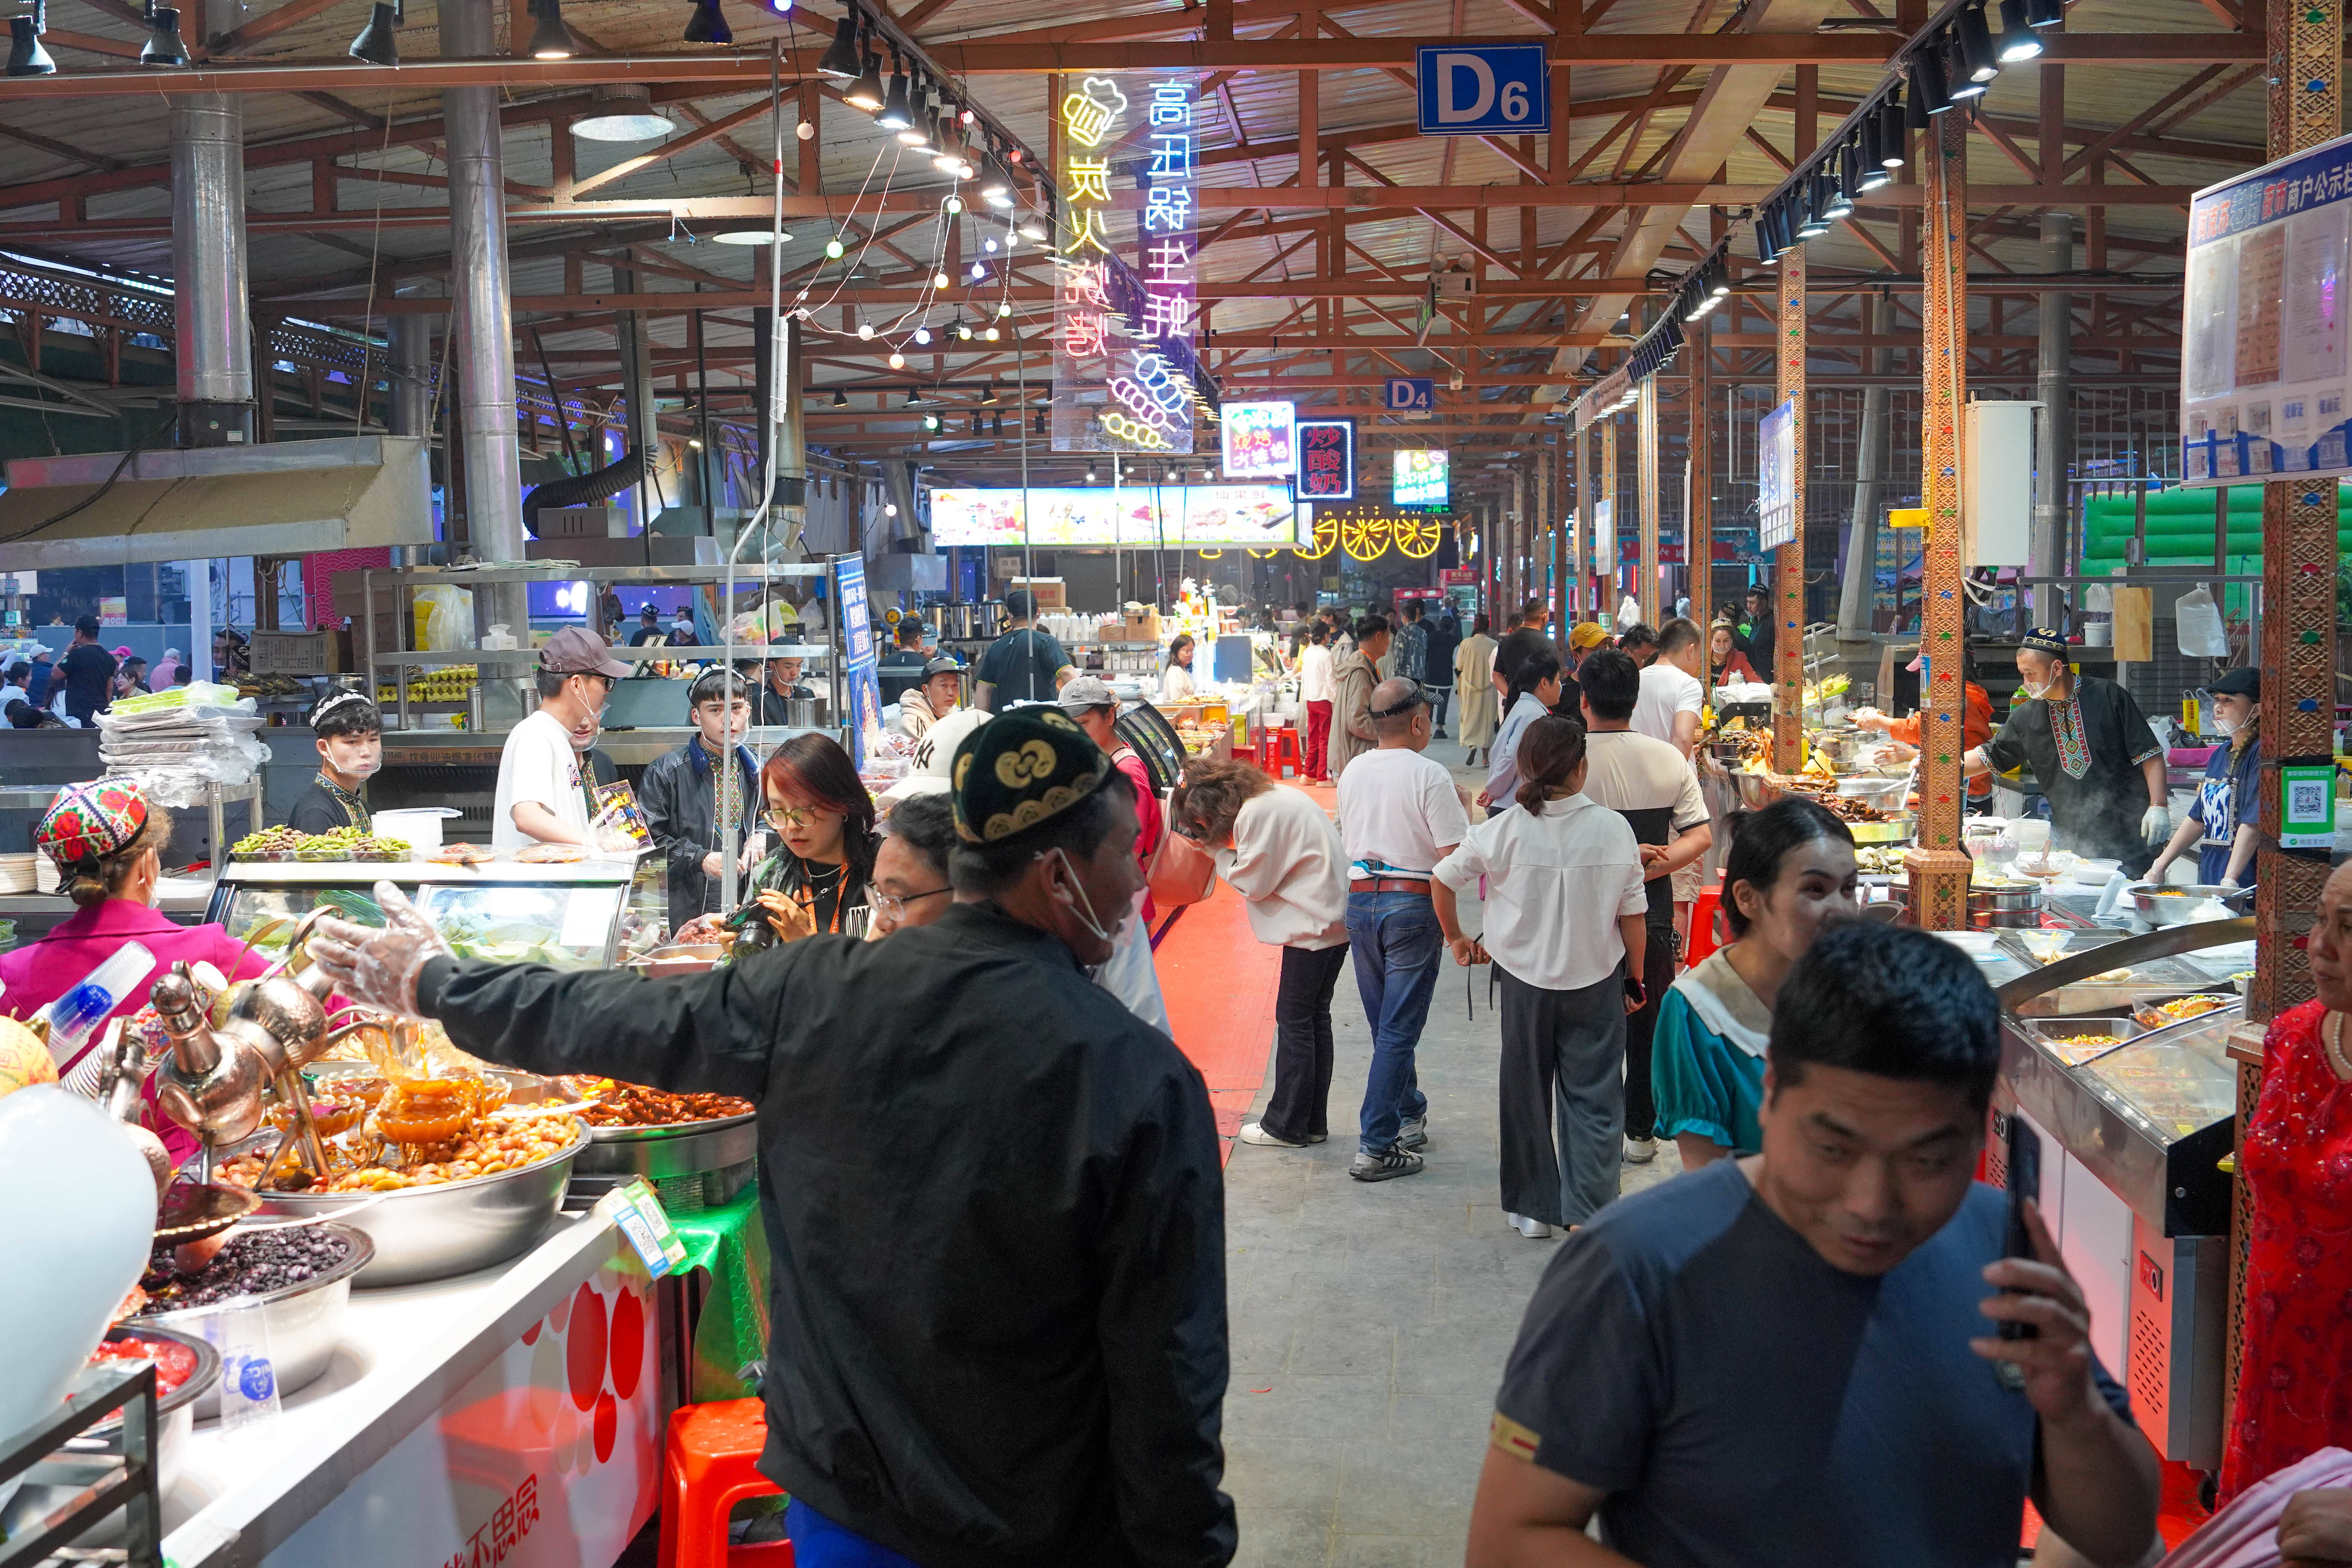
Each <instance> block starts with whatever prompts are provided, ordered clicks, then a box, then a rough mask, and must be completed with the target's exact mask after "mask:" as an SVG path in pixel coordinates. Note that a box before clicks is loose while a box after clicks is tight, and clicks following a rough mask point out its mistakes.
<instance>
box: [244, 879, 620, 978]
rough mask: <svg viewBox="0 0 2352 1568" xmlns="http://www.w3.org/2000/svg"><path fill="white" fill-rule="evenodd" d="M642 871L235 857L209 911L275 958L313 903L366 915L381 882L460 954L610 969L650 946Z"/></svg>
mask: <svg viewBox="0 0 2352 1568" xmlns="http://www.w3.org/2000/svg"><path fill="white" fill-rule="evenodd" d="M638 869H639V868H638V866H637V864H635V863H634V862H632V861H628V860H609V859H608V860H581V861H572V862H556V863H553V864H546V865H523V864H518V863H516V862H514V861H511V860H503V859H501V860H489V861H484V862H481V863H478V864H472V865H448V864H443V863H442V862H439V861H435V860H393V861H367V860H323V861H310V860H239V861H234V862H232V863H231V864H230V865H229V866H228V867H227V868H226V869H224V870H223V871H222V872H221V876H220V880H219V882H218V883H217V884H216V886H215V889H214V892H213V900H212V904H211V907H210V909H209V910H208V911H207V912H206V915H205V919H206V920H209V921H218V922H220V924H221V925H222V926H223V927H224V928H225V929H226V931H227V932H228V934H229V935H230V936H231V937H232V938H235V939H236V940H237V941H240V942H244V941H251V942H253V943H254V945H255V946H256V947H257V948H258V949H260V950H262V951H264V952H269V953H270V954H271V955H272V956H275V954H276V952H277V950H278V949H279V948H282V947H283V946H284V944H285V942H286V941H287V939H288V938H289V936H291V934H292V932H293V929H294V925H295V922H296V921H299V920H300V919H301V917H302V916H304V915H305V914H308V913H309V912H310V910H311V909H312V907H313V906H315V905H317V904H320V903H332V904H338V905H340V906H341V907H342V908H343V909H345V910H355V911H357V912H358V913H359V914H361V915H362V917H364V916H365V915H366V913H367V911H368V910H371V909H373V904H374V895H373V889H374V887H375V884H376V883H377V882H378V881H380V880H385V881H391V882H393V883H394V884H396V885H397V886H399V888H400V889H401V890H402V891H403V892H404V893H405V894H406V895H407V896H408V897H409V898H410V899H411V900H415V903H416V905H417V907H418V909H420V910H422V911H423V912H424V914H425V918H426V919H428V920H430V921H432V922H433V924H434V926H435V928H436V929H437V930H438V931H440V932H441V934H442V936H443V937H444V938H445V939H446V940H447V942H449V945H450V948H451V950H452V951H454V952H456V953H457V956H459V957H460V958H484V959H492V960H496V961H498V962H499V963H551V964H553V965H555V966H556V967H558V968H561V969H606V968H610V967H612V966H613V965H614V963H617V962H619V961H620V960H621V959H622V958H623V957H625V956H626V955H627V954H628V953H631V952H636V951H639V950H641V949H644V948H646V947H649V946H650V945H652V942H653V935H654V931H653V927H652V925H651V924H649V922H648V920H647V918H646V915H645V914H642V913H640V912H639V911H638V910H637V909H633V908H632V904H633V900H632V899H631V897H630V893H631V889H632V885H633V883H634V882H635V880H636V879H637V877H638ZM657 870H658V867H656V871H657ZM635 902H637V903H638V904H640V905H642V904H643V900H635ZM656 919H657V917H656Z"/></svg>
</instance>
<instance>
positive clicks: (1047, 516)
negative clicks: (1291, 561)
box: [931, 485, 1315, 550]
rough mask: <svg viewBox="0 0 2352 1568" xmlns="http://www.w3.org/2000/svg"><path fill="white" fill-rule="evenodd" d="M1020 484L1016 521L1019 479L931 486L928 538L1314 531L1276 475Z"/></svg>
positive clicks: (1166, 538)
mask: <svg viewBox="0 0 2352 1568" xmlns="http://www.w3.org/2000/svg"><path fill="white" fill-rule="evenodd" d="M1026 493H1027V496H1028V498H1029V500H1028V526H1027V528H1026V529H1025V530H1024V527H1023V523H1022V516H1023V514H1022V496H1023V494H1024V492H1023V491H1021V490H1019V489H1009V488H1008V489H935V490H933V491H932V492H931V542H932V543H934V544H936V545H941V546H945V545H953V544H960V545H975V544H993V545H997V546H1000V547H1003V548H1009V549H1019V548H1020V547H1021V546H1022V545H1023V544H1024V543H1027V544H1033V545H1036V546H1039V547H1040V548H1050V547H1054V546H1064V547H1072V548H1076V549H1087V548H1094V549H1107V548H1112V547H1119V546H1124V547H1126V548H1129V549H1139V548H1154V549H1158V548H1165V549H1170V550H1177V549H1182V550H1200V549H1209V550H1223V549H1247V550H1274V549H1280V548H1287V547H1289V546H1291V545H1312V544H1313V542H1314V540H1315V520H1314V511H1313V509H1312V508H1309V507H1307V506H1305V505H1303V504H1300V503H1297V502H1295V501H1293V500H1291V499H1290V492H1289V490H1288V489H1286V487H1284V486H1281V485H1127V486H1122V487H1120V488H1119V489H1111V488H1110V487H1108V486H1107V485H1105V486H1094V487H1073V488H1069V489H1057V488H1051V487H1046V486H1037V487H1034V488H1032V489H1029V490H1028V491H1027V492H1026Z"/></svg>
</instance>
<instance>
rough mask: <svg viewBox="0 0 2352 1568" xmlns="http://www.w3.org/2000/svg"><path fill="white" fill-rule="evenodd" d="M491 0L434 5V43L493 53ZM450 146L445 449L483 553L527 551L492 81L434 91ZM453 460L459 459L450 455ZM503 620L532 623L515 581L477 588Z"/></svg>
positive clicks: (517, 626) (523, 629)
mask: <svg viewBox="0 0 2352 1568" xmlns="http://www.w3.org/2000/svg"><path fill="white" fill-rule="evenodd" d="M495 21H496V18H495V17H494V16H493V15H492V12H491V8H490V5H489V3H488V0H450V3H449V4H447V5H444V6H443V7H442V8H441V53H442V54H443V56H445V57H451V58H456V57H464V58H477V59H478V58H488V56H491V55H494V54H496V53H498V37H497V28H496V26H495ZM441 117H442V122H443V125H444V127H445V128H446V130H447V132H448V147H449V247H450V261H451V267H450V289H451V300H450V310H449V332H450V336H451V338H452V339H453V340H454V343H453V350H452V353H451V355H450V357H451V360H452V362H453V363H455V364H456V365H457V369H458V375H457V417H456V418H455V419H453V420H452V421H450V430H451V433H452V436H453V437H455V438H454V439H452V440H451V442H450V444H449V446H450V456H451V457H452V458H457V457H458V455H459V454H461V453H462V454H463V458H462V465H463V467H464V468H465V477H466V535H467V541H468V542H469V544H470V547H471V549H472V551H473V552H474V554H475V555H476V556H477V557H478V558H479V559H482V560H486V561H520V560H521V559H522V558H523V555H524V538H523V526H522V469H521V450H520V440H519V439H518V437H517V434H516V426H515V366H514V313H513V309H512V306H511V304H510V295H511V292H512V291H511V289H509V286H508V279H507V205H506V169H505V159H504V157H503V154H502V150H501V148H500V146H499V89H497V88H494V87H454V88H450V89H447V90H446V91H444V92H443V93H442V94H441ZM452 466H453V467H455V466H457V464H456V463H453V464H452ZM499 623H503V624H504V625H506V626H507V627H508V628H509V630H510V631H511V632H512V633H513V635H514V636H515V637H516V638H517V640H519V641H522V640H527V639H526V634H527V633H528V631H529V630H530V621H529V617H528V616H527V614H526V612H525V606H524V603H523V593H522V587H521V585H520V584H497V585H485V586H483V587H478V588H476V589H475V590H474V625H475V628H476V630H477V631H480V630H481V629H483V628H486V627H488V626H492V625H496V624H499Z"/></svg>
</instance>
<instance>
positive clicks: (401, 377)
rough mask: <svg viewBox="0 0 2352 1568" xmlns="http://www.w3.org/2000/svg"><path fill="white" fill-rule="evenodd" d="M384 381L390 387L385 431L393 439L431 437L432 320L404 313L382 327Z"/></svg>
mask: <svg viewBox="0 0 2352 1568" xmlns="http://www.w3.org/2000/svg"><path fill="white" fill-rule="evenodd" d="M384 336H385V338H386V340H387V352H386V353H385V356H384V371H385V379H387V380H388V381H390V382H391V383H392V389H391V405H392V406H391V407H390V409H389V410H388V411H387V412H386V414H385V424H384V428H385V429H386V430H389V431H390V432H392V434H394V435H395V436H425V437H429V436H431V435H432V434H433V432H432V430H431V429H430V428H429V427H428V426H427V421H429V420H430V419H431V418H432V410H433V387H432V375H433V318H432V317H430V316H420V315H412V314H409V313H407V312H405V311H404V312H402V313H400V314H398V315H395V316H394V317H393V318H392V320H391V321H388V322H386V323H385V327H384Z"/></svg>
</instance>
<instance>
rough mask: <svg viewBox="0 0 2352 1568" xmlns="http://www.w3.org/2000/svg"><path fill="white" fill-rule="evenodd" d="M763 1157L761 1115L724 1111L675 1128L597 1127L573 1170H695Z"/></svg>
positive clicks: (656, 1175) (652, 1176)
mask: <svg viewBox="0 0 2352 1568" xmlns="http://www.w3.org/2000/svg"><path fill="white" fill-rule="evenodd" d="M759 1156H760V1125H759V1118H758V1117H757V1116H751V1115H746V1116H722V1117H719V1118H717V1119H715V1120H713V1121H688V1122H684V1123H681V1124H679V1125H678V1126H676V1127H592V1128H590V1129H589V1142H588V1146H587V1147H586V1148H584V1149H583V1150H582V1151H581V1152H580V1157H579V1160H578V1162H577V1163H575V1164H574V1165H573V1166H572V1169H573V1170H574V1171H575V1172H576V1173H579V1174H581V1175H583V1176H644V1177H646V1178H647V1179H648V1180H660V1179H661V1178H663V1177H667V1176H688V1175H694V1174H697V1173H700V1172H704V1171H723V1170H725V1169H727V1168H728V1167H729V1166H730V1165H740V1164H741V1163H744V1162H745V1161H747V1160H756V1159H758V1158H759Z"/></svg>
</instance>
